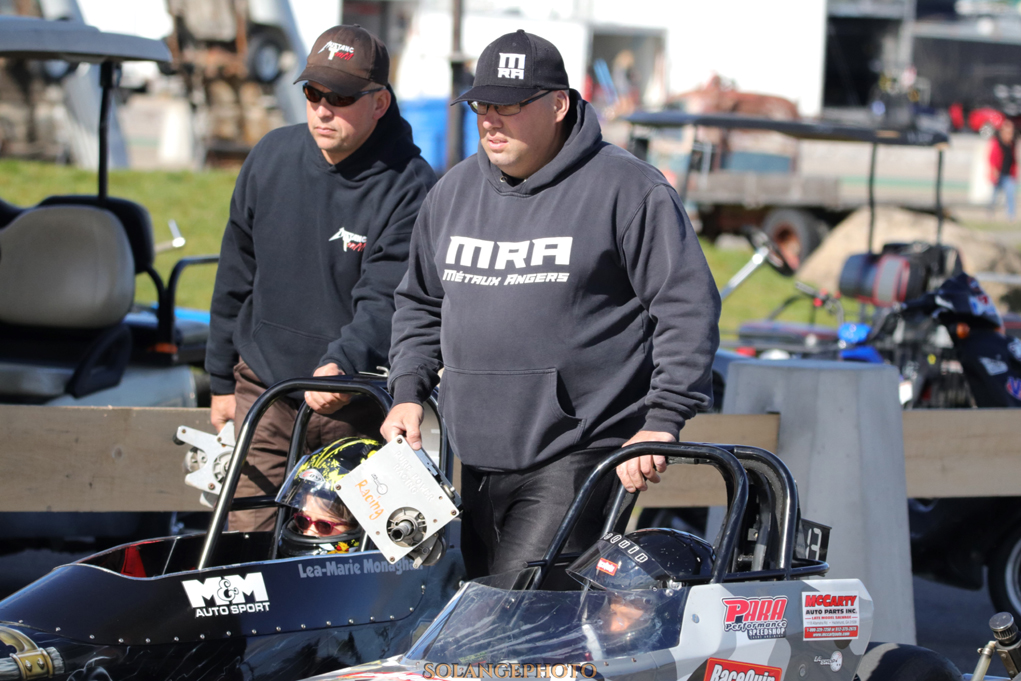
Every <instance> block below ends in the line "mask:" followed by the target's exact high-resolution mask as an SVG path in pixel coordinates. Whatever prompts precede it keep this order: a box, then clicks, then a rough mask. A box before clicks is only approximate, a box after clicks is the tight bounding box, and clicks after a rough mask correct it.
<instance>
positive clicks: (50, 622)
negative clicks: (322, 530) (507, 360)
mask: <svg viewBox="0 0 1021 681" xmlns="http://www.w3.org/2000/svg"><path fill="white" fill-rule="evenodd" d="M304 390H320V391H333V392H349V393H354V394H355V398H354V399H365V400H374V401H375V402H376V403H378V405H379V407H380V413H381V415H382V414H385V413H386V411H388V410H389V408H390V405H391V399H390V396H389V395H388V394H387V393H386V391H385V390H384V387H383V384H382V382H381V381H379V380H378V379H369V378H360V377H350V378H347V377H337V378H333V379H303V380H290V381H283V382H281V383H278V384H277V385H275V386H273V387H271V388H270V389H268V390H267V391H266V392H265V393H264V394H263V396H262V397H260V398H259V399H258V400H257V401H256V402H255V404H254V405H253V406H252V408H251V410H250V412H249V414H248V416H247V417H246V419H245V421H244V423H243V424H242V426H241V429H240V431H239V432H238V437H237V445H236V446H235V447H233V449H232V450H231V449H229V448H228V449H227V450H226V451H221V452H218V453H215V452H212V451H210V452H197V453H196V452H192V458H195V456H196V455H197V458H198V459H200V460H202V461H204V464H205V465H206V467H205V468H204V469H203V470H204V471H205V472H207V473H209V475H210V477H209V481H208V485H209V487H208V489H209V490H212V491H215V492H217V494H216V496H214V497H213V499H214V500H215V502H216V506H215V509H214V511H213V514H212V520H211V521H210V525H209V529H208V531H207V532H206V533H202V534H192V535H181V536H174V537H164V538H160V539H152V540H148V541H140V542H135V543H131V544H125V545H122V546H119V547H116V548H114V549H111V550H109V551H104V552H102V553H98V554H96V555H93V556H90V557H88V558H84V559H82V560H79V561H76V562H74V563H71V564H69V565H64V566H61V567H58V568H56V569H55V570H53V571H52V572H50V573H49V574H48V575H46V576H45V577H43V578H41V579H39V580H37V581H36V582H34V583H32V584H30V585H29V586H27V587H25V588H24V589H22V590H21V591H18V592H17V593H15V594H13V595H11V596H10V597H8V598H6V599H4V600H3V601H0V681H14V680H26V679H58V680H64V679H73V680H74V681H122V680H125V679H154V680H155V679H158V680H160V681H163V680H167V679H180V680H182V681H183V680H185V679H186V680H188V681H199V680H202V681H213V680H216V679H245V680H253V681H254V680H260V681H261V680H265V681H270V680H273V681H293V679H297V678H302V677H305V676H309V675H312V674H318V673H322V672H325V671H328V670H334V669H339V668H342V667H346V666H350V665H353V664H359V663H362V662H365V661H368V660H375V659H379V658H381V657H387V656H390V655H394V654H396V653H397V652H400V651H401V650H406V649H407V647H408V646H409V645H410V644H411V641H412V640H413V639H414V634H415V633H416V631H417V633H421V630H422V629H424V624H423V621H424V622H427V621H429V620H430V619H431V618H433V617H435V616H436V614H437V613H438V612H439V611H440V610H441V608H442V607H443V606H444V604H445V603H446V602H447V601H448V600H449V599H450V598H451V596H453V594H454V593H455V592H456V590H457V588H458V586H459V583H460V581H461V580H462V579H463V576H464V568H463V563H462V559H461V552H460V549H459V546H458V542H457V537H458V532H457V529H458V525H459V521H457V520H456V518H457V515H458V511H457V504H458V503H459V499H458V497H457V495H456V493H455V492H454V491H453V488H452V487H450V485H449V483H447V481H446V478H445V477H444V475H443V474H446V475H448V476H449V475H450V468H449V466H450V461H451V458H450V456H449V455H448V454H447V452H446V447H445V442H444V438H443V434H442V428H441V426H440V421H439V419H438V417H437V412H436V410H435V402H434V401H432V402H431V403H430V404H431V405H432V407H433V409H432V410H427V414H428V416H427V423H426V424H425V425H426V430H425V432H427V433H430V434H431V435H432V438H431V439H432V440H433V441H434V442H438V443H439V446H438V450H439V452H440V456H439V457H438V458H437V460H436V461H435V463H433V462H427V461H426V460H423V459H421V458H420V457H419V454H418V453H417V452H415V451H414V450H411V448H410V447H407V445H406V443H391V444H390V445H386V447H381V446H380V447H379V448H378V450H374V452H373V453H371V454H370V455H368V458H365V459H364V461H363V462H362V463H360V464H359V465H357V466H355V467H353V468H352V469H351V470H350V471H347V472H346V473H345V475H344V476H343V478H341V479H339V481H337V482H336V484H335V487H336V488H337V489H336V490H335V491H336V492H337V494H338V495H340V494H342V493H343V491H342V488H343V487H349V486H350V487H353V491H354V492H355V493H356V494H357V496H358V498H359V499H360V500H361V501H362V502H364V507H362V508H353V507H352V508H351V511H352V513H354V515H355V517H356V518H357V519H358V521H359V523H358V526H359V527H361V528H362V530H364V532H365V534H367V535H368V536H362V537H360V538H359V540H358V541H357V542H352V547H351V548H350V550H347V551H346V552H327V551H322V550H318V549H317V548H315V546H312V547H310V548H309V549H308V550H301V551H291V552H290V553H289V555H285V553H286V552H285V550H284V549H285V548H286V547H287V544H286V543H284V542H282V539H286V537H287V535H286V532H287V527H288V523H289V522H290V520H288V516H289V515H290V514H292V510H291V509H290V508H285V507H283V506H281V507H280V509H279V511H278V515H277V524H276V530H275V531H273V532H249V533H245V532H226V531H224V530H223V526H224V521H225V520H226V519H227V513H228V511H230V510H232V509H234V510H239V509H245V508H256V507H266V506H274V505H279V503H282V502H278V499H279V498H280V497H279V496H265V497H246V498H234V492H235V490H236V488H237V483H238V479H239V477H240V473H241V467H242V465H243V464H244V461H245V457H246V455H247V453H248V449H249V446H250V445H251V442H252V436H253V432H254V427H255V424H256V423H257V422H258V421H259V419H260V418H261V417H262V415H263V414H265V412H266V410H267V409H268V408H269V406H270V405H271V404H272V403H273V402H275V401H276V400H278V399H280V398H282V397H284V396H285V395H287V394H289V393H293V392H295V391H304ZM310 415H311V412H310V411H309V410H308V408H307V407H302V409H300V410H299V412H298V418H297V422H296V424H295V428H294V432H293V435H292V440H291V449H290V454H289V457H288V459H289V461H288V465H289V470H294V471H295V472H296V477H301V476H302V475H303V474H304V473H306V472H307V473H309V475H308V476H306V477H308V478H310V479H311V478H315V475H312V474H313V473H315V471H313V470H311V469H308V470H307V471H306V470H305V469H303V468H302V466H303V465H304V464H303V462H304V461H306V460H307V459H309V458H310V457H315V456H316V454H318V453H319V452H317V453H313V454H306V455H304V456H300V455H301V454H304V447H305V431H306V428H307V426H308V419H309V417H310ZM432 426H435V427H432ZM185 431H187V429H179V430H178V435H179V436H181V435H183V436H184V438H186V439H187V438H189V437H190V436H189V435H188V434H187V433H186V432H185ZM192 435H194V433H192ZM168 436H169V434H168ZM211 437H212V436H211ZM192 439H194V438H192ZM213 439H215V437H214V438H213ZM359 441H362V440H359ZM394 444H397V447H396V448H394V447H392V445H394ZM376 445H377V446H378V443H376ZM321 451H322V450H321ZM207 455H209V456H207ZM387 457H391V459H390V460H393V461H397V462H398V464H399V465H398V466H396V469H395V468H394V467H390V468H386V467H380V465H379V464H380V462H383V461H386V460H388V459H387ZM370 464H371V465H375V466H376V468H372V467H371V466H370ZM203 470H198V471H195V472H193V474H194V473H202V472H203ZM366 471H367V472H366ZM363 473H364V475H363ZM359 476H361V477H359ZM366 480H369V481H371V483H372V484H371V486H370V485H368V484H365V481H366ZM360 488H364V490H361V489H360ZM409 489H411V490H418V491H428V492H429V493H430V494H431V495H432V496H431V497H430V498H429V499H424V498H422V496H421V495H419V496H417V497H416V496H415V495H409V494H406V492H408V490H409ZM348 491H351V490H348ZM362 491H364V494H362ZM391 500H395V501H396V502H397V503H392V502H391ZM345 503H350V502H347V501H346V500H345ZM436 508H440V509H442V510H444V512H445V513H446V517H445V518H443V517H442V516H441V515H440V514H439V513H432V512H431V511H432V510H433V509H436ZM427 509H428V510H427ZM370 516H374V517H370ZM426 516H428V517H426ZM296 517H297V516H296V515H292V516H291V519H294V518H296ZM319 541H320V542H322V541H323V540H322V539H320V540H319ZM320 546H321V544H320ZM355 546H357V548H354V547H355ZM345 548H347V547H345Z"/></svg>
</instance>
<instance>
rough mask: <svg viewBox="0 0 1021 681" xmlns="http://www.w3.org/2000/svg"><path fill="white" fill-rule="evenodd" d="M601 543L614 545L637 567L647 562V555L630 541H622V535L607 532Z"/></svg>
mask: <svg viewBox="0 0 1021 681" xmlns="http://www.w3.org/2000/svg"><path fill="white" fill-rule="evenodd" d="M603 541H605V542H609V543H610V544H615V545H616V546H617V548H618V549H620V550H622V551H624V553H626V554H627V557H628V558H630V559H631V560H633V561H635V562H636V563H638V564H639V565H641V564H642V563H644V562H645V561H647V560H649V554H647V553H646V552H645V551H642V550H641V549H640V548H638V545H637V544H635V543H634V542H633V541H631V540H630V539H624V535H622V534H614V533H612V532H608V533H607V534H605V535H604V536H603Z"/></svg>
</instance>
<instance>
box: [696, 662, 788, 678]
mask: <svg viewBox="0 0 1021 681" xmlns="http://www.w3.org/2000/svg"><path fill="white" fill-rule="evenodd" d="M782 673H783V670H782V669H780V668H779V667H768V666H766V665H764V664H752V663H750V662H737V661H735V660H721V659H719V658H715V657H710V658H709V662H708V663H707V664H706V670H705V680H704V681H780V676H781V675H782Z"/></svg>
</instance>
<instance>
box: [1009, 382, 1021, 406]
mask: <svg viewBox="0 0 1021 681" xmlns="http://www.w3.org/2000/svg"><path fill="white" fill-rule="evenodd" d="M1007 392H1009V393H1010V394H1011V395H1012V396H1013V397H1014V399H1018V400H1021V378H1014V377H1013V376H1011V377H1010V378H1008V379H1007Z"/></svg>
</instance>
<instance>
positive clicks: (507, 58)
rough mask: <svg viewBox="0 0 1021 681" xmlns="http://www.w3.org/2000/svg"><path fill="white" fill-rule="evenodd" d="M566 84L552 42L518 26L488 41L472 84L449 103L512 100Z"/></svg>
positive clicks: (561, 61) (565, 73) (505, 102)
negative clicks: (512, 30) (517, 28)
mask: <svg viewBox="0 0 1021 681" xmlns="http://www.w3.org/2000/svg"><path fill="white" fill-rule="evenodd" d="M570 87H571V86H570V84H569V83H568V82H567V69H565V68H564V58H563V57H561V56H560V51H559V50H558V49H557V48H556V46H554V45H553V43H551V42H550V41H548V40H545V39H543V38H540V37H539V36H537V35H532V34H531V33H525V32H524V31H520V30H519V31H516V32H514V33H508V34H507V35H502V36H500V37H499V38H497V39H496V40H494V41H493V42H491V43H489V45H488V46H487V47H486V49H484V50H483V51H482V56H480V57H479V61H478V63H477V64H476V66H475V83H474V87H472V89H471V90H468V92H465V93H464V94H463V95H461V96H460V97H458V98H457V99H455V100H454V102H453V103H455V104H456V103H457V102H484V103H486V104H516V103H518V102H521V101H523V100H526V99H528V98H529V97H532V96H533V95H537V94H539V93H540V92H542V91H543V90H568V89H570Z"/></svg>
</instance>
